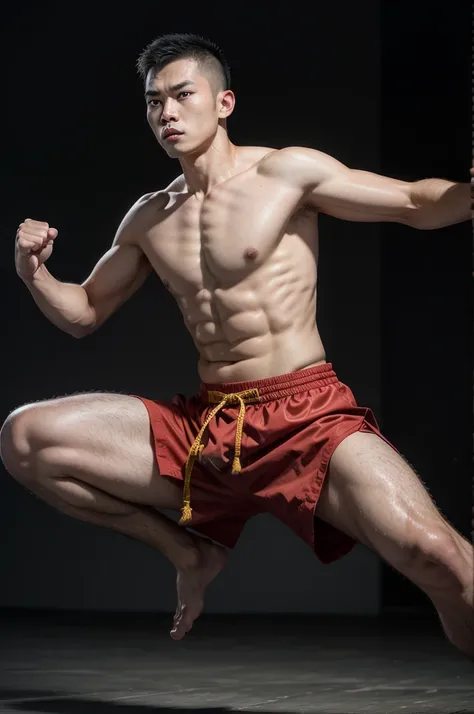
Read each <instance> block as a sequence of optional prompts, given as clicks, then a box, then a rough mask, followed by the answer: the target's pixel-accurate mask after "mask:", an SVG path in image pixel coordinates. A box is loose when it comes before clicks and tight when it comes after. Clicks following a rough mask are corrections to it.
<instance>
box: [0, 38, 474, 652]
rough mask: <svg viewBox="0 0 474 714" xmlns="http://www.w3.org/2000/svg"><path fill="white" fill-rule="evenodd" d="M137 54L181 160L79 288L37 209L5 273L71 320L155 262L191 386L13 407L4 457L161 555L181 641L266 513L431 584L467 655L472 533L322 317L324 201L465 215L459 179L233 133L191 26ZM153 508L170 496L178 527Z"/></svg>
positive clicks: (421, 224) (319, 545) (225, 97)
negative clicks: (388, 171) (64, 271)
mask: <svg viewBox="0 0 474 714" xmlns="http://www.w3.org/2000/svg"><path fill="white" fill-rule="evenodd" d="M138 66H139V70H140V72H141V75H142V77H143V79H144V82H145V99H146V107H147V118H148V122H149V125H150V127H151V129H152V131H153V132H154V134H155V136H156V138H157V140H158V143H159V144H160V145H161V146H162V147H163V149H164V150H165V151H166V153H167V154H168V156H170V157H173V158H176V159H178V161H179V163H180V165H181V169H182V173H181V175H179V176H178V177H177V178H176V179H175V180H174V181H173V182H172V183H171V185H170V186H168V187H167V188H165V189H163V190H160V191H157V192H154V193H150V194H147V195H146V196H143V197H142V198H141V199H139V200H138V201H137V202H136V203H135V205H134V206H133V207H132V208H131V209H130V211H129V212H128V213H127V215H126V216H125V218H124V220H123V221H122V223H121V225H120V226H119V228H118V231H117V234H116V236H115V239H114V241H113V245H112V247H111V248H110V250H109V251H108V252H107V253H106V254H105V255H104V256H103V257H102V259H101V260H100V261H99V263H98V264H97V266H96V267H95V268H94V270H93V271H92V273H91V275H90V276H89V277H88V278H87V280H86V281H85V282H84V283H83V284H82V285H71V284H65V283H62V282H60V281H58V280H56V279H55V278H54V277H53V276H52V275H51V274H50V273H49V272H48V270H47V269H46V267H45V265H44V263H45V261H46V260H47V259H48V257H49V256H50V254H51V251H52V249H53V243H54V241H55V239H56V237H57V233H58V232H57V230H56V229H55V228H53V227H51V226H49V224H48V223H46V222H42V221H37V220H33V219H29V218H28V219H25V220H24V221H23V222H22V223H21V224H20V226H19V229H18V232H17V238H16V269H17V272H18V275H19V276H20V277H21V279H22V280H23V281H24V283H25V285H26V286H27V288H28V289H29V290H30V292H31V294H32V296H33V298H34V299H35V301H36V303H37V304H38V306H39V308H40V309H41V310H42V312H43V313H44V314H45V315H46V316H47V317H48V318H49V319H50V320H51V321H52V322H53V323H54V324H55V325H57V326H58V327H59V328H60V329H62V330H65V331H66V332H68V333H69V334H71V335H72V336H74V337H83V336H85V335H88V334H90V333H91V332H93V331H94V330H96V329H97V328H98V327H99V326H100V325H101V324H103V323H104V321H105V320H106V319H107V318H108V317H109V316H110V315H111V314H112V313H113V312H114V311H115V310H116V309H117V308H118V307H119V306H120V305H121V304H122V303H123V302H124V301H125V300H127V299H128V298H129V297H130V296H131V295H132V294H133V293H134V292H135V291H136V290H137V289H138V288H139V287H140V286H141V284H142V283H143V281H144V280H145V278H146V276H147V275H148V274H149V273H150V272H151V271H152V270H154V271H155V272H156V273H157V274H158V275H159V277H160V278H161V279H162V281H163V283H164V284H165V285H166V287H167V288H168V289H169V290H170V291H171V293H172V294H173V295H174V297H175V298H176V300H177V302H178V305H179V306H180V308H181V311H182V313H183V318H184V322H185V325H186V327H187V328H188V330H189V332H190V333H191V335H192V337H193V340H194V343H195V345H196V348H197V350H198V353H199V365H198V369H199V375H200V377H201V380H202V387H201V390H200V392H199V394H198V395H196V396H195V397H192V398H186V397H184V396H183V395H177V396H176V398H175V399H174V400H173V402H172V404H167V403H164V402H161V401H153V400H150V399H147V398H144V397H136V396H126V395H119V394H101V393H99V394H81V395H75V396H70V397H65V398H61V399H53V400H49V401H44V402H40V403H36V404H31V405H27V406H24V407H21V408H19V409H17V410H15V411H14V412H13V413H12V414H11V415H10V416H9V417H8V419H7V421H6V423H5V424H4V426H3V428H2V443H1V448H2V458H3V460H4V463H5V465H6V468H7V469H8V470H9V472H10V473H11V474H12V475H13V476H14V477H15V478H16V479H17V480H18V481H19V482H20V483H22V484H23V485H24V486H26V487H27V488H28V489H29V490H31V491H33V492H35V493H36V494H38V495H39V496H40V497H41V498H43V499H44V500H45V501H46V502H48V503H50V504H51V505H53V506H54V507H56V508H58V509H60V510H61V511H63V512H65V513H68V514H70V515H71V516H73V517H76V518H79V519H82V520H85V521H89V522H91V523H95V524H98V525H101V526H104V527H108V528H112V529H114V530H116V531H119V532H121V533H123V534H126V535H128V536H131V537H133V538H135V539H137V540H140V541H143V542H145V543H148V544H150V545H152V546H153V547H155V548H157V549H158V550H159V551H161V552H162V553H163V554H164V555H165V556H166V557H168V558H169V559H170V560H171V562H172V563H173V564H174V565H175V566H176V569H177V572H178V578H177V587H178V607H177V611H176V614H175V618H174V624H173V629H172V631H171V635H172V637H173V638H175V639H180V638H182V637H183V636H184V634H185V633H186V632H187V631H188V630H189V629H190V628H191V626H192V622H193V620H194V619H195V618H196V617H197V616H198V615H199V613H200V611H201V609H202V602H203V593H204V589H205V587H206V585H207V584H208V583H209V582H210V581H211V580H212V578H214V577H215V576H216V575H217V573H218V572H219V571H220V570H221V568H222V567H223V565H224V563H225V558H226V551H225V548H224V547H223V546H227V547H233V545H234V544H235V542H236V541H237V539H238V536H239V533H240V532H241V530H242V528H243V527H244V525H245V522H246V521H247V520H248V518H250V517H251V516H253V515H255V514H257V513H260V512H263V511H266V512H270V513H273V514H274V515H275V516H276V517H277V518H280V519H281V520H282V521H283V522H285V523H287V525H289V527H290V528H292V529H293V530H294V531H295V532H296V533H297V534H298V535H300V536H301V538H302V539H303V540H305V542H307V543H308V544H309V545H310V546H311V547H313V548H314V549H315V551H316V553H317V555H318V556H319V558H320V559H321V560H322V561H323V562H330V561H331V560H334V559H336V558H338V557H340V556H342V555H343V554H344V553H347V552H349V550H350V549H351V548H352V547H353V545H354V543H355V542H361V543H364V544H365V545H367V546H368V547H369V548H372V549H373V550H374V551H376V552H377V553H378V554H379V555H380V556H381V557H382V558H384V559H385V560H386V561H388V562H389V563H390V564H391V565H392V566H394V567H395V568H397V569H398V570H399V571H400V572H401V573H403V574H404V575H405V576H406V577H408V578H410V579H411V580H412V581H413V582H414V583H416V584H417V585H418V586H419V587H420V588H422V589H423V590H424V592H425V593H426V594H427V595H428V596H429V597H430V598H431V600H432V602H433V604H434V606H435V608H436V609H437V611H438V613H439V616H440V619H441V621H442V624H443V627H444V629H445V632H446V634H447V636H448V638H449V639H450V640H451V641H452V642H453V643H454V644H455V645H456V646H457V647H458V648H459V649H460V650H461V651H462V652H464V653H465V654H466V655H467V656H469V657H471V658H474V609H473V586H472V584H473V563H472V561H473V551H472V547H471V545H470V544H469V543H468V542H467V541H466V540H465V539H463V538H462V537H461V536H460V535H459V534H458V533H457V532H456V531H455V530H454V529H453V528H452V527H451V526H450V525H449V524H448V523H447V522H446V521H445V520H444V518H443V517H442V516H441V514H440V513H439V512H438V511H437V510H436V508H435V506H434V505H433V503H432V500H431V498H430V497H429V495H428V494H427V492H426V491H425V489H424V488H423V486H422V485H421V483H420V481H419V479H418V477H417V476H416V475H415V473H414V472H413V471H412V469H411V468H410V467H409V465H408V464H407V463H406V461H405V460H404V459H403V458H402V457H401V456H400V455H399V454H398V452H397V451H396V449H395V448H394V447H393V446H391V445H390V444H389V443H388V442H387V441H386V439H385V438H384V437H383V436H382V435H381V434H380V431H379V429H378V425H377V423H376V421H375V419H374V416H373V414H372V412H371V411H370V410H369V409H366V408H362V407H360V406H358V405H357V404H356V402H355V400H354V396H353V394H352V392H351V391H350V389H349V388H348V387H347V386H346V385H344V384H342V383H341V382H340V381H339V380H338V378H337V376H336V375H335V373H334V371H333V370H332V365H331V364H330V363H328V362H327V361H326V354H325V350H324V346H323V344H322V342H321V338H320V336H319V332H318V330H317V327H316V325H315V322H314V316H315V309H316V284H317V281H316V275H317V254H318V233H317V215H318V212H324V213H327V214H330V215H333V216H336V217H339V218H343V219H346V220H354V221H395V222H399V223H403V224H406V225H410V226H413V227H415V228H420V229H432V228H437V227H441V226H447V225H450V224H454V223H456V222H459V221H464V220H468V219H469V217H470V205H469V204H470V201H469V184H468V183H466V184H465V185H461V184H453V183H450V182H448V181H443V180H437V179H430V180H423V181H417V182H414V183H406V182H403V181H397V180H394V179H390V178H386V177H383V176H378V175H374V174H371V173H367V172H364V171H359V170H351V169H349V168H347V167H346V166H344V165H342V164H341V163H339V162H338V161H336V160H335V159H333V158H331V157H330V156H327V155H325V154H323V153H321V152H319V151H315V150H310V149H306V148H300V147H289V148H285V149H282V150H273V149H271V148H266V147H253V146H252V147H247V146H246V147H242V146H235V145H234V144H233V143H232V142H231V141H230V140H229V137H228V134H227V127H226V122H227V118H228V117H229V116H230V115H231V113H232V111H233V109H234V103H235V97H234V94H233V92H232V91H231V90H230V79H229V69H228V66H227V63H226V61H225V59H224V57H223V55H222V53H221V51H220V50H219V49H218V48H217V47H216V46H215V45H214V44H213V43H212V42H210V41H207V40H203V39H202V38H199V37H196V36H193V35H168V36H164V37H160V38H158V39H157V40H155V41H154V42H152V43H151V44H150V45H149V46H148V47H147V48H146V49H145V50H144V51H143V53H142V54H141V56H140V58H139V63H138ZM150 426H151V432H152V436H153V438H152V440H151V443H150ZM159 508H168V509H178V508H182V515H181V521H180V525H178V524H176V523H175V522H174V521H171V520H168V519H166V518H165V517H164V516H163V515H161V514H160V513H158V512H157V509H159ZM184 525H189V526H190V527H192V529H193V531H197V532H198V533H199V534H202V535H204V536H207V537H206V538H201V537H200V536H199V535H196V533H195V532H193V531H189V530H187V529H186V528H183V526H184ZM209 539H211V540H209Z"/></svg>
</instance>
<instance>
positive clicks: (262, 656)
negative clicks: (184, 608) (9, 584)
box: [0, 611, 474, 714]
mask: <svg viewBox="0 0 474 714" xmlns="http://www.w3.org/2000/svg"><path fill="white" fill-rule="evenodd" d="M169 622H170V618H169V616H163V615H147V616H144V615H140V616H131V615H84V614H82V615H81V614H73V613H63V614H48V613H42V614H38V613H20V612H18V611H17V612H14V611H13V612H3V614H2V613H0V628H1V643H0V645H1V652H0V668H1V671H0V711H2V712H54V713H59V714H69V713H72V712H74V713H77V714H145V713H146V714H151V713H152V712H153V713H154V712H156V713H157V714H165V713H166V712H170V713H171V712H173V713H175V712H190V711H194V712H201V713H203V714H204V713H207V712H209V713H211V712H212V713H213V714H220V713H221V712H232V711H241V712H247V711H249V712H282V713H285V712H288V714H289V713H290V712H317V713H318V714H329V713H335V714H353V713H354V714H355V713H356V712H374V713H376V714H389V713H390V714H391V713H392V712H403V713H404V714H415V712H416V713H418V712H431V713H434V712H436V714H448V712H449V714H454V713H460V712H463V713H464V714H467V713H468V712H469V713H471V714H474V664H472V663H471V662H469V661H468V660H467V659H465V658H464V657H463V656H462V655H460V654H458V653H457V652H456V651H455V650H454V648H452V647H451V646H450V645H449V644H448V643H447V642H446V641H445V640H444V638H443V636H442V635H441V633H440V630H439V626H438V624H437V622H436V621H434V620H432V619H430V618H425V617H421V616H412V617H410V618H404V619H402V618H401V617H396V618H388V619H387V618H379V619H376V620H374V619H364V618H362V619H352V618H339V617H338V618H332V617H306V616H305V617H288V616H281V617H278V616H272V617H266V618H262V617H261V616H258V617H257V616H254V617H241V616H240V617H239V618H229V617H211V616H208V617H204V618H202V619H201V620H200V621H199V622H198V623H197V624H196V627H195V629H194V630H193V632H192V633H191V634H190V635H188V638H187V640H186V641H184V642H182V643H176V642H173V641H171V640H170V639H169V636H168V626H169Z"/></svg>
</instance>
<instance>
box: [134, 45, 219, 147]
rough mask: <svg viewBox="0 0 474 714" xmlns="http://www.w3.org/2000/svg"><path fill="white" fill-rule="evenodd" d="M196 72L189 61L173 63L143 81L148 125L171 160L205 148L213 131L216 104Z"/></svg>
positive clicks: (204, 81)
mask: <svg viewBox="0 0 474 714" xmlns="http://www.w3.org/2000/svg"><path fill="white" fill-rule="evenodd" d="M199 70H200V67H199V65H198V63H197V62H196V61H195V60H193V59H182V60H176V61H175V62H171V63H170V64H168V65H166V67H164V68H163V69H162V70H161V71H160V72H158V73H157V74H154V72H153V71H152V70H150V72H149V73H148V76H147V79H146V86H145V99H146V102H147V120H148V123H149V125H150V127H151V128H152V131H153V133H154V134H155V136H156V138H157V139H158V142H159V143H160V144H161V146H162V147H163V148H164V150H165V151H166V153H167V154H168V156H171V157H173V158H178V157H180V156H185V155H186V154H192V153H194V152H196V151H199V149H201V148H205V147H206V145H209V144H210V143H211V142H212V140H213V139H214V136H215V134H216V131H217V127H218V121H219V115H218V103H217V102H216V98H215V97H214V96H213V93H212V88H211V85H210V84H209V80H208V79H207V77H205V76H203V74H200V71H199ZM173 131H174V132H176V133H171V134H170V133H169V132H173Z"/></svg>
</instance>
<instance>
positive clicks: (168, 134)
mask: <svg viewBox="0 0 474 714" xmlns="http://www.w3.org/2000/svg"><path fill="white" fill-rule="evenodd" d="M181 134H182V132H181V131H178V130H177V129H165V130H164V131H163V134H162V137H163V139H177V138H178V136H181Z"/></svg>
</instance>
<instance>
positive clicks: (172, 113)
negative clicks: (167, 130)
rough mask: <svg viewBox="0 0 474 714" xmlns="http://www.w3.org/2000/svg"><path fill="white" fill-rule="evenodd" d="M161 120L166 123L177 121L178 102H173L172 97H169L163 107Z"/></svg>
mask: <svg viewBox="0 0 474 714" xmlns="http://www.w3.org/2000/svg"><path fill="white" fill-rule="evenodd" d="M161 120H162V121H163V122H165V123H167V122H169V121H177V120H178V113H177V111H176V103H175V102H173V100H172V99H171V98H168V99H167V100H166V102H165V105H164V107H163V112H162V114H161Z"/></svg>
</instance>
